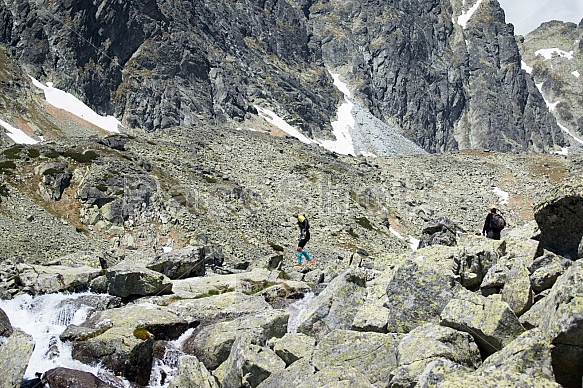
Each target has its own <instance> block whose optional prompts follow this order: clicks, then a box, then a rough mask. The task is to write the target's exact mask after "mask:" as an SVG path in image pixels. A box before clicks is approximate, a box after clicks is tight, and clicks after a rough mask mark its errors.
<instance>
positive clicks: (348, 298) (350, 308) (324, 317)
mask: <svg viewBox="0 0 583 388" xmlns="http://www.w3.org/2000/svg"><path fill="white" fill-rule="evenodd" d="M365 285H366V274H365V273H364V271H362V270H361V269H359V268H350V269H348V270H347V271H346V272H344V273H343V274H342V275H340V276H338V277H336V278H335V279H334V280H332V281H331V282H330V284H329V285H328V287H326V288H325V289H324V291H322V292H321V293H320V294H319V295H318V296H316V297H315V298H314V299H312V300H311V301H310V302H309V303H308V305H307V306H306V309H305V310H304V312H303V313H302V315H301V316H300V317H299V321H298V332H300V333H304V334H308V335H315V336H316V337H321V336H325V335H326V334H328V333H330V332H331V331H333V330H335V329H349V328H350V327H351V325H352V321H353V319H354V316H355V315H356V313H357V311H358V309H359V307H360V306H362V304H363V302H364V300H365V297H366V286H365Z"/></svg>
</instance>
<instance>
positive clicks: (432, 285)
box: [384, 245, 461, 333]
mask: <svg viewBox="0 0 583 388" xmlns="http://www.w3.org/2000/svg"><path fill="white" fill-rule="evenodd" d="M457 252H458V250H457V249H455V248H451V247H446V246H440V245H436V246H432V247H428V248H424V249H420V250H418V251H417V252H415V253H414V254H413V255H412V256H411V257H410V258H408V259H407V260H403V261H401V262H400V263H399V264H397V266H396V267H395V269H394V273H393V274H392V275H390V277H389V278H388V279H387V280H386V288H385V293H386V300H385V301H384V307H385V308H386V309H387V310H388V311H389V314H388V321H387V329H386V330H387V332H389V333H408V332H409V331H411V330H413V329H414V328H416V327H417V326H421V325H423V324H425V323H428V322H431V321H435V320H436V319H438V318H439V314H440V313H441V311H442V310H443V308H444V307H445V306H446V305H447V303H448V302H449V301H450V300H451V298H452V297H453V295H454V294H455V292H456V290H457V289H459V288H461V287H460V284H459V283H458V282H456V281H454V277H453V275H454V274H453V272H452V271H451V267H452V263H453V260H454V257H455V255H456V254H457Z"/></svg>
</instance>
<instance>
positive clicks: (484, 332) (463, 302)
mask: <svg viewBox="0 0 583 388" xmlns="http://www.w3.org/2000/svg"><path fill="white" fill-rule="evenodd" d="M440 324H441V325H442V326H448V327H451V328H453V329H456V330H460V331H465V332H467V333H469V334H471V335H472V336H473V337H474V340H475V341H476V343H477V344H478V347H479V348H480V352H481V353H482V355H483V357H487V356H489V355H491V354H492V353H495V352H497V351H499V350H501V349H502V348H503V347H504V346H506V344H508V343H510V342H511V341H513V340H514V339H515V338H516V337H518V336H519V335H520V334H522V333H523V332H524V331H525V329H524V327H523V326H522V325H521V324H520V322H519V320H518V318H517V317H516V315H515V314H514V313H513V312H512V310H511V309H510V307H509V306H508V304H506V303H505V302H503V301H501V300H500V298H498V297H496V295H493V296H491V297H488V298H485V297H483V296H480V295H477V294H474V293H472V292H469V291H460V292H459V293H458V294H457V295H456V296H455V298H453V299H452V300H451V301H450V302H449V303H448V304H447V306H445V308H444V309H443V311H442V312H441V322H440Z"/></svg>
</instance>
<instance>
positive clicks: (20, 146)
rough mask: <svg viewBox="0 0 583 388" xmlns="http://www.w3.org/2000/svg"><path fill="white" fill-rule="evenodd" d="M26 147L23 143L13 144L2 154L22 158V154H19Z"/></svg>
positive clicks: (10, 157) (12, 157) (11, 157)
mask: <svg viewBox="0 0 583 388" xmlns="http://www.w3.org/2000/svg"><path fill="white" fill-rule="evenodd" d="M23 148H24V145H23V144H17V145H15V146H12V147H10V148H7V149H5V150H4V151H3V152H2V154H3V155H4V156H5V157H6V158H7V159H20V156H19V155H18V154H19V153H20V151H21V150H22V149H23Z"/></svg>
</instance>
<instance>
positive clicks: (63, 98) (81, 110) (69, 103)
mask: <svg viewBox="0 0 583 388" xmlns="http://www.w3.org/2000/svg"><path fill="white" fill-rule="evenodd" d="M30 78H31V79H32V83H33V85H34V86H36V87H37V88H39V89H42V90H43V91H44V93H45V99H46V100H47V102H48V103H49V104H51V105H52V106H54V107H55V108H59V109H62V110H64V111H67V112H69V113H72V114H74V115H75V116H77V117H80V118H82V119H83V120H85V121H88V122H90V123H91V124H93V125H95V126H97V127H99V128H102V129H104V130H106V131H108V132H115V133H119V129H118V127H119V126H121V123H120V122H119V120H118V119H116V118H115V117H113V116H101V115H99V114H97V113H96V112H95V111H94V110H93V109H91V108H89V107H88V106H87V105H85V104H84V103H83V102H81V101H80V100H79V99H77V97H75V96H73V95H72V94H70V93H67V92H64V91H62V90H59V89H57V88H54V87H53V84H52V82H47V84H46V86H45V85H43V84H42V83H41V82H39V81H37V80H36V79H34V78H33V77H30Z"/></svg>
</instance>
